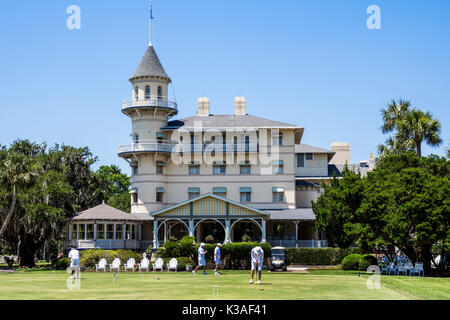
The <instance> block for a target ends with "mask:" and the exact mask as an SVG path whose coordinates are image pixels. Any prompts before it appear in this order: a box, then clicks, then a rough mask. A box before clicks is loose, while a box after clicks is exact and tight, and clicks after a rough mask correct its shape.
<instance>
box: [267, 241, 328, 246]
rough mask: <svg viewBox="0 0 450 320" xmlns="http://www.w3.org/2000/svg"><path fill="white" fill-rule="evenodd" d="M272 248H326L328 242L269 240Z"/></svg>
mask: <svg viewBox="0 0 450 320" xmlns="http://www.w3.org/2000/svg"><path fill="white" fill-rule="evenodd" d="M267 242H269V243H270V245H271V246H272V247H276V246H280V247H286V248H326V247H328V244H327V240H273V239H272V240H267Z"/></svg>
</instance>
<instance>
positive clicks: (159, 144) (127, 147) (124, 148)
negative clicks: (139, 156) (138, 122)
mask: <svg viewBox="0 0 450 320" xmlns="http://www.w3.org/2000/svg"><path fill="white" fill-rule="evenodd" d="M175 145H176V144H175V143H173V142H170V141H163V140H144V141H139V142H132V143H130V144H124V145H121V146H119V155H125V154H131V153H145V152H165V153H171V152H172V150H173V149H174V147H175Z"/></svg>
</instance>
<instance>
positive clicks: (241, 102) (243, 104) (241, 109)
mask: <svg viewBox="0 0 450 320" xmlns="http://www.w3.org/2000/svg"><path fill="white" fill-rule="evenodd" d="M246 114H247V100H246V99H245V97H236V98H234V115H235V116H245V115H246Z"/></svg>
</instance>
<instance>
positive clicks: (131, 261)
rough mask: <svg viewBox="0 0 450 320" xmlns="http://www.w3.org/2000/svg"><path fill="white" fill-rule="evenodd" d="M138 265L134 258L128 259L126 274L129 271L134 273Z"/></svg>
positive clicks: (125, 265)
mask: <svg viewBox="0 0 450 320" xmlns="http://www.w3.org/2000/svg"><path fill="white" fill-rule="evenodd" d="M135 264H136V260H134V259H133V258H130V259H128V261H127V263H125V264H124V265H123V266H124V269H125V272H127V270H131V271H132V272H134V265H135Z"/></svg>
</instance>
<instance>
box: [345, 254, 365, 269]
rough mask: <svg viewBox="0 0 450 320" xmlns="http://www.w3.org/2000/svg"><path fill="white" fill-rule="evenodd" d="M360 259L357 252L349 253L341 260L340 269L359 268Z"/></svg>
mask: <svg viewBox="0 0 450 320" xmlns="http://www.w3.org/2000/svg"><path fill="white" fill-rule="evenodd" d="M360 260H362V256H361V255H360V254H357V253H352V254H349V255H348V256H346V257H345V258H344V260H342V264H341V267H342V270H359V262H360Z"/></svg>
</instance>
